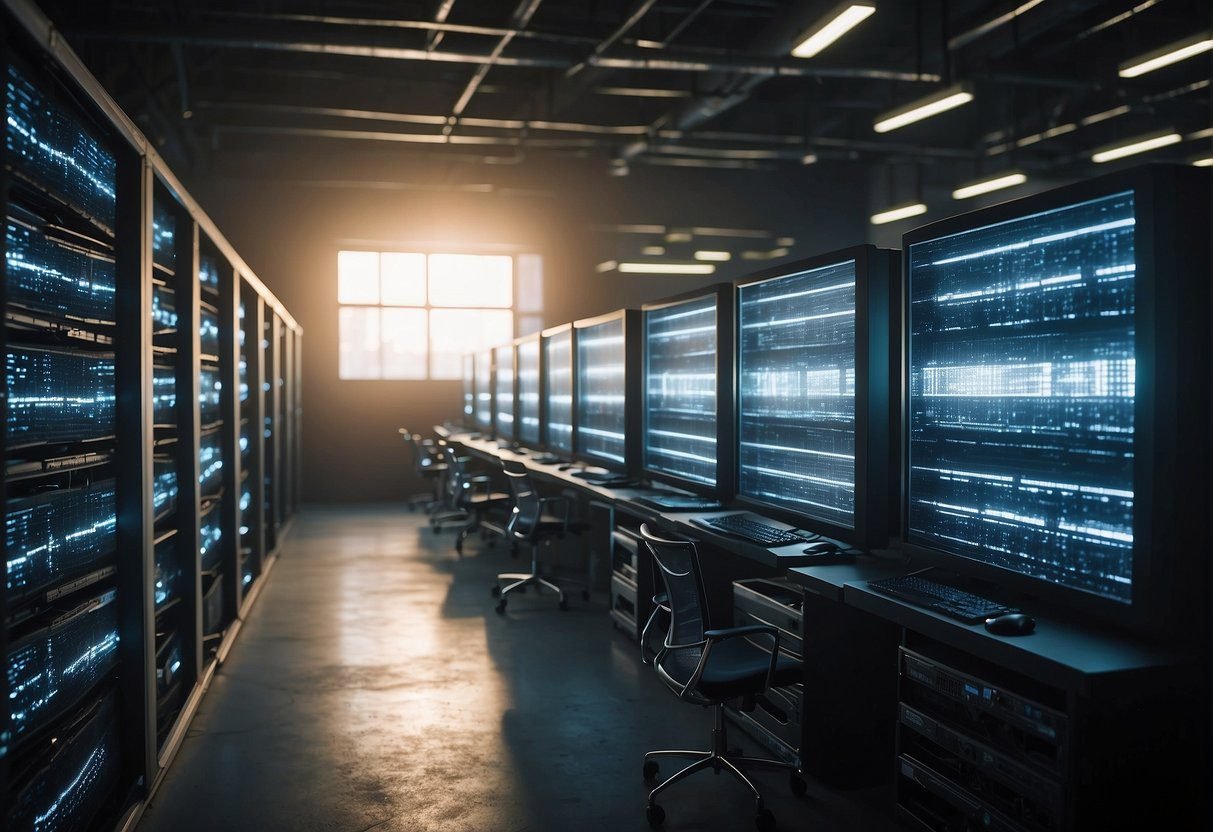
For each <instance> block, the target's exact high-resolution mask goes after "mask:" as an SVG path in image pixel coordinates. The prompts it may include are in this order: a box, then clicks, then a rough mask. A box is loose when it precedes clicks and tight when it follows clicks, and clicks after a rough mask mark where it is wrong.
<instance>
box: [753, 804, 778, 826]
mask: <svg viewBox="0 0 1213 832" xmlns="http://www.w3.org/2000/svg"><path fill="white" fill-rule="evenodd" d="M754 826H755V827H756V828H757V829H758V832H775V816H774V815H773V814H771V810H770V809H759V810H758V814H757V815H755V816H754Z"/></svg>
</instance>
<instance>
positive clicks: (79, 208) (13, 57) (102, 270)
mask: <svg viewBox="0 0 1213 832" xmlns="http://www.w3.org/2000/svg"><path fill="white" fill-rule="evenodd" d="M3 15H4V17H5V20H4V24H5V25H4V27H3V33H4V34H3V36H2V37H0V51H2V52H3V55H2V57H3V66H4V72H5V74H6V81H7V84H6V90H7V92H6V99H5V103H6V108H7V116H8V117H7V119H6V124H5V126H4V128H3V129H4V130H5V142H4V147H5V160H4V165H3V166H2V167H0V198H2V199H3V201H4V205H5V215H6V235H5V242H4V247H5V262H6V274H5V280H4V281H3V283H0V303H2V304H3V308H4V314H5V326H4V328H3V329H2V330H0V339H2V340H3V347H4V350H5V355H6V382H5V384H6V390H5V392H6V395H5V396H4V397H3V400H2V401H0V410H2V411H3V415H4V419H5V425H6V429H5V434H4V440H3V441H4V445H3V451H4V455H5V466H4V468H3V469H0V477H2V478H3V496H2V497H0V499H2V500H3V503H4V504H3V510H4V513H5V518H6V536H5V544H4V545H5V553H4V554H5V557H4V564H5V567H4V568H5V578H6V580H5V585H4V586H5V589H4V591H3V592H0V621H2V623H3V626H2V627H0V650H2V652H3V654H4V656H5V661H6V673H5V674H4V675H3V676H2V677H0V701H4V702H6V703H8V704H9V707H5V708H3V709H0V801H3V807H2V808H3V811H4V816H5V818H6V828H10V829H13V830H22V829H31V828H34V827H35V826H37V828H54V829H57V830H73V829H108V828H114V829H130V828H132V827H133V826H134V824H135V823H136V822H137V820H138V817H139V815H140V814H141V812H142V808H143V806H144V805H145V804H146V802H147V800H148V799H149V798H150V797H151V795H152V793H153V792H154V790H155V788H156V787H157V786H158V784H159V782H160V780H161V778H162V777H163V775H164V772H165V770H166V769H167V767H168V766H169V764H170V763H171V761H172V759H173V756H174V755H175V753H176V751H177V750H178V748H179V747H180V744H181V742H182V740H183V739H184V736H185V732H186V730H187V728H188V725H189V722H190V720H191V718H192V716H193V714H194V713H195V711H196V709H197V706H198V703H199V701H200V700H201V697H202V696H203V694H204V693H205V691H206V689H207V687H208V685H209V683H210V680H211V678H212V676H213V674H214V671H215V668H216V667H217V666H218V664H219V663H220V662H222V661H223V659H224V657H225V656H226V654H227V651H228V649H230V646H231V643H232V641H233V639H234V638H235V637H236V635H237V634H238V632H239V630H240V626H241V622H242V621H243V620H244V618H245V616H246V615H247V614H248V610H249V608H250V606H251V604H252V603H253V601H254V600H255V598H256V595H257V593H258V592H259V590H260V587H261V584H262V581H263V580H264V577H265V575H266V574H267V573H268V572H269V570H270V568H271V567H272V565H273V562H274V559H275V557H276V556H277V546H278V544H279V543H280V542H281V540H282V539H283V536H284V535H285V533H286V531H287V529H288V527H289V523H290V519H291V517H292V516H293V514H294V511H295V509H296V507H297V501H298V487H297V484H298V480H297V477H298V465H297V459H298V452H299V422H300V419H301V406H302V399H301V395H300V390H299V381H300V374H299V361H300V353H301V347H302V331H301V329H300V328H299V326H298V325H297V324H296V322H295V321H294V319H293V318H292V317H291V315H290V313H289V312H288V311H287V310H286V309H285V308H283V306H282V304H281V303H280V302H279V301H278V300H277V299H276V298H275V297H274V296H273V294H272V293H270V292H269V291H268V290H267V289H266V288H265V286H264V285H263V284H262V283H261V282H260V280H259V279H258V278H257V277H256V275H254V274H253V272H252V271H251V270H250V269H249V268H248V265H247V264H246V263H245V262H244V261H243V260H242V259H241V258H240V257H239V255H238V254H237V253H236V252H235V251H234V250H233V249H232V247H231V245H230V244H229V243H228V242H227V241H226V240H225V239H224V238H223V236H222V235H221V234H220V233H219V231H218V229H217V228H216V227H215V225H214V223H213V222H211V220H210V219H209V218H208V217H207V216H206V214H205V213H204V212H203V211H202V210H201V209H200V208H199V207H198V205H197V204H196V203H195V202H194V201H193V199H192V198H191V197H190V196H189V194H188V193H187V192H186V191H185V189H184V188H183V187H182V186H181V184H180V182H178V181H177V179H176V177H175V176H174V175H173V174H172V172H171V171H170V170H169V169H168V168H167V167H166V166H165V164H164V162H163V160H161V159H160V157H159V156H158V155H157V154H156V152H155V150H154V148H152V147H151V146H150V145H149V143H148V142H147V140H146V139H145V138H144V137H143V136H142V134H141V133H140V132H139V131H138V129H137V128H136V127H135V126H134V125H133V124H132V123H131V122H130V120H129V119H127V118H126V116H125V115H124V114H123V113H122V112H121V111H120V110H119V109H118V107H117V106H116V105H115V104H114V102H113V101H112V100H111V99H110V98H109V97H108V96H107V95H106V93H105V92H104V90H102V89H101V87H100V85H99V84H98V83H97V81H96V80H95V79H94V78H93V77H92V76H91V75H90V74H89V73H88V72H87V70H85V69H84V67H83V66H82V65H81V64H80V61H79V59H78V58H77V57H76V56H75V54H74V53H73V52H72V51H71V49H70V47H68V46H67V45H66V44H65V43H64V42H63V40H62V38H60V37H59V36H58V35H57V34H55V33H54V31H53V29H52V28H51V26H50V23H49V21H48V20H47V19H46V18H45V17H44V16H43V15H42V14H41V13H40V12H39V11H38V10H37V9H36V8H35V7H34V6H32V5H31V4H29V3H27V2H20V1H19V0H5V2H4V10H3ZM242 385H247V387H242ZM244 391H247V392H244ZM262 424H263V425H264V429H263V430H256V429H254V426H257V425H262ZM267 495H269V499H267ZM35 819H37V823H35Z"/></svg>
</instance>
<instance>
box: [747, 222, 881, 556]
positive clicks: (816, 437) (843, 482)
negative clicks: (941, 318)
mask: <svg viewBox="0 0 1213 832" xmlns="http://www.w3.org/2000/svg"><path fill="white" fill-rule="evenodd" d="M896 284H897V257H896V253H895V252H890V251H885V250H882V249H877V248H875V247H873V246H860V247H857V248H852V249H845V250H843V251H839V252H835V253H833V254H828V255H825V256H822V257H816V258H813V259H812V260H805V261H800V262H798V263H793V264H790V265H787V266H782V267H779V268H777V269H774V270H771V271H768V272H766V273H764V274H761V275H758V276H756V277H754V278H751V279H748V280H745V281H743V282H741V283H740V284H739V286H738V299H737V308H738V330H737V343H738V366H737V378H738V384H737V412H738V424H737V440H738V441H737V470H738V483H737V495H738V498H739V500H740V501H741V502H743V503H747V504H751V505H753V506H754V507H756V508H759V509H761V510H762V511H764V512H766V513H770V514H773V515H775V516H777V517H780V518H781V519H784V520H786V521H787V522H791V523H796V524H798V525H801V526H803V527H804V528H806V529H810V530H812V531H817V532H820V533H823V534H828V535H830V536H832V537H836V538H841V539H843V540H845V541H847V542H850V543H852V544H854V545H857V546H866V547H871V548H878V547H881V546H884V545H885V544H887V542H888V534H889V527H890V523H889V516H890V513H891V511H890V510H891V508H892V506H891V505H890V503H891V500H890V497H889V488H890V477H891V471H890V461H891V453H890V442H891V441H894V439H895V436H896V429H895V428H894V424H895V421H894V417H895V415H896V410H895V407H894V403H895V398H894V396H893V395H892V384H893V380H894V379H895V378H896V377H897V374H896V372H895V368H896V361H897V349H896V339H895V338H893V337H891V335H892V332H893V330H894V328H895V326H896V315H895V311H894V306H893V302H892V301H893V298H895V297H896Z"/></svg>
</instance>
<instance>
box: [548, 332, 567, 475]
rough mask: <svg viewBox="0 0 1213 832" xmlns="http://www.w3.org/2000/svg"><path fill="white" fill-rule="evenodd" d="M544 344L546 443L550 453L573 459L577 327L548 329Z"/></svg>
mask: <svg viewBox="0 0 1213 832" xmlns="http://www.w3.org/2000/svg"><path fill="white" fill-rule="evenodd" d="M541 340H542V342H543V410H544V420H543V441H542V443H541V444H542V445H543V446H544V447H545V448H546V449H547V450H548V451H549V452H550V453H553V454H556V455H559V456H563V457H566V458H571V457H572V456H573V435H574V425H573V416H574V411H573V381H574V377H573V363H574V355H573V325H572V324H561V325H560V326H557V327H553V328H551V329H545V330H544V331H543V335H542V336H541Z"/></svg>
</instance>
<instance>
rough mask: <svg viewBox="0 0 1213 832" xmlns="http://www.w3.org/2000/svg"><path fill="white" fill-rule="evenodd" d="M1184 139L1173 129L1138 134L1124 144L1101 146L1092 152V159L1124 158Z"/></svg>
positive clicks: (1099, 160) (1101, 160)
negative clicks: (1143, 134) (1142, 134)
mask: <svg viewBox="0 0 1213 832" xmlns="http://www.w3.org/2000/svg"><path fill="white" fill-rule="evenodd" d="M1182 140H1183V139H1182V137H1181V136H1180V135H1179V134H1178V133H1176V132H1174V131H1172V130H1164V131H1160V132H1158V133H1149V134H1147V135H1145V136H1138V137H1137V138H1135V139H1132V140H1130V141H1128V142H1125V143H1124V144H1115V145H1109V146H1108V147H1104V148H1101V149H1100V150H1097V151H1095V152H1094V153H1092V154H1091V161H1092V162H1111V161H1113V160H1114V159H1123V158H1124V157H1126V156H1132V155H1134V154H1136V153H1145V152H1146V151H1147V150H1157V149H1158V148H1160V147H1166V146H1167V145H1169V144H1178V143H1179V142H1180V141H1182Z"/></svg>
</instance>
